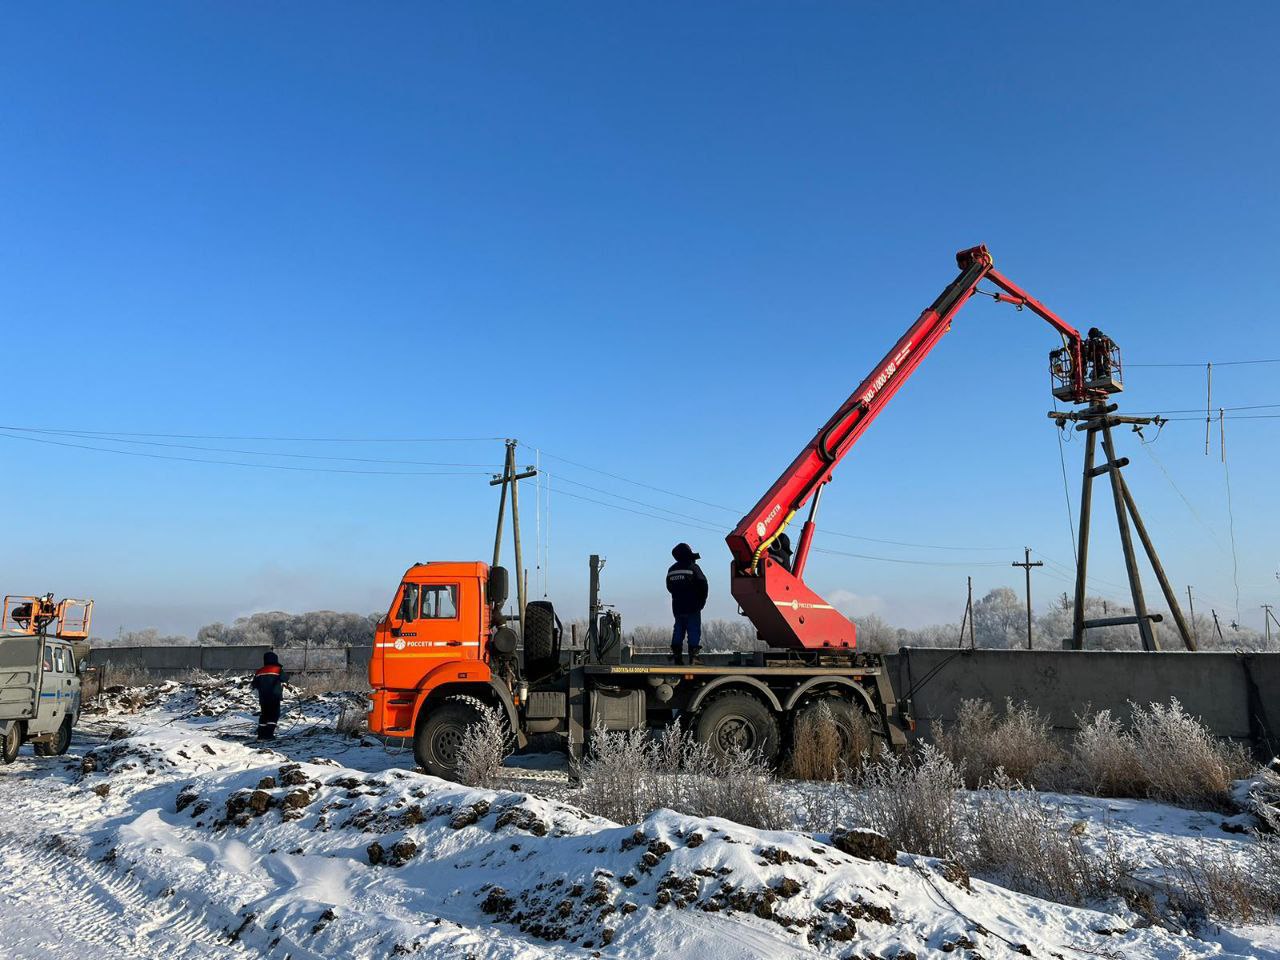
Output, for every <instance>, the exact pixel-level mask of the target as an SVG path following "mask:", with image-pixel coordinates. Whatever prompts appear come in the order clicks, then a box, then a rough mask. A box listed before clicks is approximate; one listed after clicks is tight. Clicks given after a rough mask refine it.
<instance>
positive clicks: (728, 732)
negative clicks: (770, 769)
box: [693, 693, 781, 763]
mask: <svg viewBox="0 0 1280 960" xmlns="http://www.w3.org/2000/svg"><path fill="white" fill-rule="evenodd" d="M693 736H694V739H696V740H697V741H698V742H699V743H705V744H707V746H709V747H710V748H711V752H712V753H714V754H715V755H716V756H717V757H720V758H723V757H725V756H728V755H729V754H730V753H732V752H735V751H739V752H747V753H757V754H758V755H759V756H760V758H761V759H763V760H764V761H765V762H766V763H772V762H773V761H774V760H775V759H776V758H777V756H778V747H779V745H780V741H781V736H780V734H779V731H778V720H777V718H776V717H774V715H773V713H772V711H770V710H769V708H768V707H766V706H765V705H764V704H763V703H761V702H760V701H759V700H757V699H756V698H755V697H753V696H751V695H750V694H746V693H726V694H724V695H722V696H719V697H716V698H715V699H714V700H712V701H711V702H710V703H708V704H707V705H706V706H705V707H703V708H702V709H701V710H700V711H699V712H698V721H697V723H695V724H694V728H693Z"/></svg>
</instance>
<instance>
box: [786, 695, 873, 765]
mask: <svg viewBox="0 0 1280 960" xmlns="http://www.w3.org/2000/svg"><path fill="white" fill-rule="evenodd" d="M824 705H825V706H826V708H827V710H828V711H829V712H830V715H831V720H832V722H833V723H834V724H835V728H836V732H837V733H838V734H839V737H840V756H841V757H842V758H843V759H844V760H845V762H847V763H849V764H850V765H852V766H854V767H858V766H861V764H862V760H861V757H862V754H863V752H864V751H865V752H866V753H867V755H868V757H870V759H872V760H874V759H876V757H878V756H880V752H881V751H882V750H883V749H884V736H883V735H882V734H880V733H878V732H877V731H876V730H875V729H874V728H873V727H872V725H871V722H870V721H869V720H868V719H867V715H866V713H864V712H863V711H862V710H860V709H859V708H858V707H857V705H856V704H853V703H850V702H849V701H848V700H844V699H841V698H840V697H824V698H822V699H820V700H814V701H813V702H811V703H809V704H808V705H806V706H805V707H803V708H802V709H801V710H800V711H799V712H798V713H796V715H795V721H796V722H795V727H794V730H795V732H796V733H798V732H799V731H800V730H802V729H804V727H805V726H806V723H805V721H806V720H808V721H810V722H813V721H815V720H816V719H817V715H818V713H819V711H820V710H821V708H822V707H823V706H824ZM877 726H878V725H877Z"/></svg>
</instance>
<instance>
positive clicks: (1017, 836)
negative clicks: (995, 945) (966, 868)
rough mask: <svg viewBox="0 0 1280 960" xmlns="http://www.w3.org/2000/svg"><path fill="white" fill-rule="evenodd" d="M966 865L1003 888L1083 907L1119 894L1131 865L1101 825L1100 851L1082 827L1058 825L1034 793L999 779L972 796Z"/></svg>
mask: <svg viewBox="0 0 1280 960" xmlns="http://www.w3.org/2000/svg"><path fill="white" fill-rule="evenodd" d="M968 827H969V851H968V853H969V856H970V857H971V860H970V864H971V866H973V867H974V868H975V869H976V870H980V871H982V872H985V873H986V874H988V875H989V876H990V877H991V878H992V879H995V880H997V881H998V882H1000V883H1002V884H1003V885H1005V886H1008V887H1011V888H1013V889H1015V890H1020V891H1023V892H1024V893H1031V894H1034V895H1036V896H1038V897H1045V898H1047V899H1050V900H1054V901H1057V902H1058V903H1087V902H1089V901H1093V900H1099V899H1102V898H1105V897H1109V896H1113V895H1115V894H1117V893H1123V892H1124V891H1126V890H1128V889H1130V887H1131V885H1132V878H1133V871H1134V864H1132V863H1131V862H1129V861H1128V860H1127V859H1126V858H1124V857H1123V856H1122V855H1121V853H1120V848H1119V845H1118V844H1117V843H1116V842H1115V841H1114V839H1113V838H1112V836H1111V833H1110V830H1109V829H1108V828H1107V827H1106V826H1105V825H1104V826H1103V828H1102V829H1103V832H1104V833H1103V837H1102V848H1101V850H1100V851H1095V850H1093V849H1092V848H1091V846H1090V845H1089V844H1087V843H1086V841H1085V836H1086V831H1087V830H1088V827H1087V825H1086V824H1085V823H1084V822H1083V821H1081V822H1077V823H1067V822H1064V821H1063V818H1062V816H1061V813H1060V812H1059V810H1058V809H1057V808H1056V807H1055V806H1054V805H1052V804H1051V803H1048V802H1047V801H1046V800H1045V799H1044V797H1043V796H1041V795H1040V794H1039V793H1037V792H1036V791H1035V790H1027V789H1024V788H1023V787H1022V785H1021V784H1019V783H1016V782H1015V781H1012V780H1010V779H1008V778H1007V777H1004V776H1001V777H998V778H997V779H996V780H994V781H992V782H990V783H988V784H985V785H984V786H983V787H982V789H980V790H978V791H977V792H976V793H975V794H974V796H973V798H972V805H971V808H970V815H969V818H968Z"/></svg>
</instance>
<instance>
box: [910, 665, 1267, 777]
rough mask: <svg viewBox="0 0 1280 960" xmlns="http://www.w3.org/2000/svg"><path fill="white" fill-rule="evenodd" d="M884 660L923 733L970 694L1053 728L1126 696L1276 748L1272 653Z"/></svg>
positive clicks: (1122, 711) (1121, 705) (1125, 707)
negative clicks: (1032, 710) (1008, 704)
mask: <svg viewBox="0 0 1280 960" xmlns="http://www.w3.org/2000/svg"><path fill="white" fill-rule="evenodd" d="M888 660H889V664H890V677H891V678H892V680H893V685H894V689H895V690H896V691H897V692H898V696H899V697H904V696H907V695H908V694H909V693H910V696H911V700H912V707H913V712H914V714H915V717H916V720H917V722H918V723H919V724H920V727H921V728H922V732H923V733H925V734H926V735H927V733H928V729H927V728H928V726H929V721H933V720H941V721H942V722H943V723H946V722H948V721H950V720H954V719H955V716H956V711H957V709H958V708H959V706H960V703H961V701H963V700H967V699H982V700H987V701H989V702H991V703H992V704H993V705H995V706H997V707H1000V706H1002V705H1003V704H1004V701H1005V699H1006V698H1011V699H1012V700H1014V701H1015V702H1017V701H1026V702H1027V703H1030V704H1033V705H1034V706H1035V707H1036V708H1037V709H1039V710H1040V712H1041V713H1043V714H1045V715H1046V716H1047V717H1048V718H1049V720H1050V721H1051V722H1052V723H1053V725H1054V726H1055V727H1057V728H1059V729H1062V730H1074V729H1075V728H1076V726H1077V724H1076V720H1075V717H1076V714H1078V713H1081V712H1082V711H1084V710H1085V709H1086V708H1089V709H1093V710H1110V711H1111V712H1112V714H1113V715H1115V716H1116V717H1117V718H1119V719H1121V720H1122V721H1123V720H1125V719H1127V718H1128V716H1129V714H1130V708H1129V702H1130V701H1133V702H1134V703H1139V704H1143V705H1145V704H1148V703H1152V702H1161V703H1163V702H1167V701H1168V699H1169V698H1170V697H1177V698H1178V700H1179V701H1180V702H1181V703H1182V705H1183V707H1185V708H1186V710H1187V712H1188V713H1190V714H1192V715H1193V716H1196V717H1200V718H1201V719H1202V720H1203V721H1204V722H1205V724H1206V725H1207V726H1208V727H1209V728H1210V729H1211V730H1213V732H1214V733H1216V734H1217V735H1219V736H1222V737H1232V738H1235V739H1238V740H1247V741H1252V742H1254V743H1255V744H1258V745H1259V746H1260V753H1261V752H1269V753H1270V754H1272V755H1274V754H1275V753H1276V752H1277V751H1280V654H1278V653H1258V654H1246V655H1239V654H1234V653H1186V652H1183V653H1172V652H1171V653H1141V652H1133V651H1124V652H1118V651H1117V652H1113V651H1101V650H1099V651H1093V650H1082V651H1058V650H1052V651H1040V650H1034V651H1032V650H978V651H964V652H959V651H956V650H937V649H920V648H917V649H907V648H904V649H903V650H901V651H900V652H899V653H897V654H895V655H893V656H891V657H889V658H888ZM935 670H936V673H934V674H933V676H932V678H931V679H930V678H928V677H929V674H930V673H931V672H932V671H935ZM1251 681H1252V682H1251ZM913 686H914V687H915V689H914V692H912V687H913ZM1251 687H1252V689H1251ZM1268 738H1269V745H1268Z"/></svg>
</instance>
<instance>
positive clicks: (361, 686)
mask: <svg viewBox="0 0 1280 960" xmlns="http://www.w3.org/2000/svg"><path fill="white" fill-rule="evenodd" d="M286 674H287V675H288V680H289V686H291V687H294V688H296V689H297V690H299V691H301V692H302V693H304V694H308V695H310V696H319V695H320V694H322V693H368V692H369V674H368V671H366V670H365V669H363V668H359V667H357V668H354V669H350V670H327V671H324V672H321V671H315V672H312V673H302V674H293V673H288V671H286Z"/></svg>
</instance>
